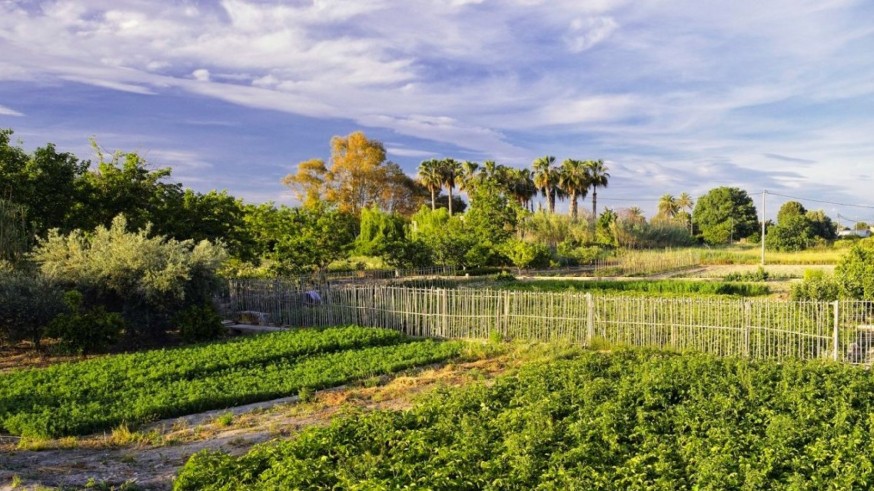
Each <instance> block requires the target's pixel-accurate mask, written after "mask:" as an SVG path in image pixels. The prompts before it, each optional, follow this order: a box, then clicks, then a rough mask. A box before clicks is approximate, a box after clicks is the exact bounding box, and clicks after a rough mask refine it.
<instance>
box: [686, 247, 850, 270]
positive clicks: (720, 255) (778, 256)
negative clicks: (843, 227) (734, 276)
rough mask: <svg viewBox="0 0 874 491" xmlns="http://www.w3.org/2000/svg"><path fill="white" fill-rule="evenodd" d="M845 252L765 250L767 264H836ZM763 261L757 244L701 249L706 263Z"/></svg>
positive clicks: (757, 262)
mask: <svg viewBox="0 0 874 491" xmlns="http://www.w3.org/2000/svg"><path fill="white" fill-rule="evenodd" d="M845 253H846V250H845V249H834V248H823V249H809V250H806V251H800V252H776V251H765V264H766V265H768V264H797V265H820V264H835V263H837V262H838V260H839V259H840V258H841V256H843V255H844V254H845ZM761 261H762V250H761V249H760V248H758V247H755V246H752V247H744V246H734V247H729V248H725V249H706V250H702V251H701V263H702V264H705V265H715V264H759V263H760V262H761Z"/></svg>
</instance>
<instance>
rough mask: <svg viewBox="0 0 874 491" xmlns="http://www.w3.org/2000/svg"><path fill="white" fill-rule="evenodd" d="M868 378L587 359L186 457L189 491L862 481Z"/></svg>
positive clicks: (685, 358)
mask: <svg viewBox="0 0 874 491" xmlns="http://www.w3.org/2000/svg"><path fill="white" fill-rule="evenodd" d="M872 410H874V379H872V377H871V376H870V374H869V373H868V372H867V371H865V370H861V369H858V368H854V367H850V366H846V365H840V364H835V363H821V362H817V363H809V362H808V363H804V362H794V361H787V362H782V363H776V362H749V361H744V360H738V359H717V358H713V357H709V356H704V355H676V354H666V353H658V352H651V351H619V352H614V353H592V352H590V353H585V354H583V355H581V356H579V357H577V358H575V359H570V360H562V361H555V362H551V363H548V364H535V365H531V366H528V367H525V368H523V369H522V370H521V371H520V372H519V373H518V374H515V375H512V376H505V377H502V378H499V379H498V380H497V382H496V383H494V384H493V385H490V386H486V385H483V384H479V385H471V386H468V387H465V388H461V389H457V390H455V391H443V392H441V393H437V394H435V395H433V396H432V397H430V398H429V399H426V400H424V401H423V402H421V403H420V404H418V405H417V406H415V407H414V408H413V409H411V410H409V411H403V412H401V411H377V412H372V413H368V414H355V415H351V416H348V417H342V418H339V419H337V420H335V421H334V422H333V423H332V424H331V426H330V427H327V428H311V429H308V430H306V431H304V432H303V433H302V434H300V435H299V436H297V437H296V438H294V439H291V440H287V441H277V442H270V443H266V444H263V445H261V446H259V447H255V448H254V449H253V450H251V451H250V452H249V453H247V454H245V455H243V456H241V457H233V456H230V455H228V454H225V453H221V452H201V453H198V454H195V455H194V456H193V457H192V458H191V459H190V460H189V462H188V463H187V464H186V466H185V467H184V468H183V470H182V471H181V472H180V474H179V476H178V478H177V480H176V482H175V488H176V489H178V490H189V489H198V490H203V489H401V488H404V489H407V488H409V489H417V488H428V489H672V490H673V489H796V490H807V489H809V490H819V489H871V488H872V487H874V459H872V457H871V455H872V453H871V449H872V447H874V437H872V435H874V419H872V418H870V417H869V414H870V413H871V412H872Z"/></svg>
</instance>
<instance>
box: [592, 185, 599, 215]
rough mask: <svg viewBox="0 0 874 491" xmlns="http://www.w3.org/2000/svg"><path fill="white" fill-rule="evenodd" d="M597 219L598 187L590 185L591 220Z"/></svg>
mask: <svg viewBox="0 0 874 491" xmlns="http://www.w3.org/2000/svg"><path fill="white" fill-rule="evenodd" d="M597 219H598V188H597V187H592V220H597Z"/></svg>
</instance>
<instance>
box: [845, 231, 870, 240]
mask: <svg viewBox="0 0 874 491" xmlns="http://www.w3.org/2000/svg"><path fill="white" fill-rule="evenodd" d="M838 237H839V238H842V239H843V238H846V237H861V238H863V239H864V238H866V237H871V230H869V229H865V230H850V229H846V230H841V231H840V232H838Z"/></svg>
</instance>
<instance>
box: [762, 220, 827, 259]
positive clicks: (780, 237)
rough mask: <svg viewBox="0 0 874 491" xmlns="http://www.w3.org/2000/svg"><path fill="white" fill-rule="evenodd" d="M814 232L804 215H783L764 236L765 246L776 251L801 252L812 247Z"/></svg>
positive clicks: (809, 221) (811, 224)
mask: <svg viewBox="0 0 874 491" xmlns="http://www.w3.org/2000/svg"><path fill="white" fill-rule="evenodd" d="M814 239H815V230H814V228H813V223H812V221H811V220H810V219H809V218H808V217H807V215H804V214H784V215H783V216H782V217H781V218H779V219H778V221H777V224H776V225H774V226H772V227H770V228H769V229H768V231H767V234H766V235H765V246H767V247H768V248H769V249H774V250H777V251H802V250H804V249H807V248H808V247H810V246H811V245H813V241H814Z"/></svg>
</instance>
